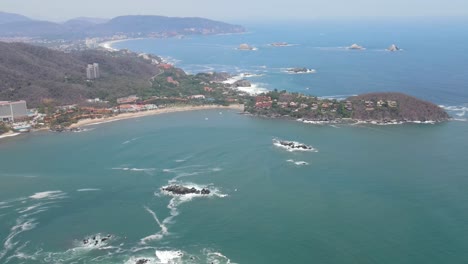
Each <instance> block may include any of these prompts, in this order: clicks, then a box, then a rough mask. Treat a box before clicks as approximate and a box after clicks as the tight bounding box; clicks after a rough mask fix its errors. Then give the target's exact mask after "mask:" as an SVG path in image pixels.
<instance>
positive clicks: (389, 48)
mask: <svg viewBox="0 0 468 264" xmlns="http://www.w3.org/2000/svg"><path fill="white" fill-rule="evenodd" d="M387 50H388V51H399V50H400V48H399V47H398V46H397V45H395V44H392V45H391V46H390V47H388V48H387Z"/></svg>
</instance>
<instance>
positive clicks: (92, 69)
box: [86, 63, 101, 80]
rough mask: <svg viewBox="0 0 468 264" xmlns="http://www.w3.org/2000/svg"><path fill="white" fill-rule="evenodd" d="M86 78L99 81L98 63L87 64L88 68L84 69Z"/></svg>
mask: <svg viewBox="0 0 468 264" xmlns="http://www.w3.org/2000/svg"><path fill="white" fill-rule="evenodd" d="M86 77H87V78H88V80H94V79H99V77H101V73H100V72H99V64H98V63H93V64H88V67H87V68H86Z"/></svg>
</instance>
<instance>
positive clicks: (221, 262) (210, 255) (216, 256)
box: [203, 249, 234, 264]
mask: <svg viewBox="0 0 468 264" xmlns="http://www.w3.org/2000/svg"><path fill="white" fill-rule="evenodd" d="M203 254H205V255H206V257H207V263H213V264H234V263H233V262H231V260H230V259H229V258H228V257H226V256H225V255H223V254H222V253H221V252H217V251H214V250H211V249H204V250H203Z"/></svg>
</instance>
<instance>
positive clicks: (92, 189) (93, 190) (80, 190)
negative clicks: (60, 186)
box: [76, 188, 101, 192]
mask: <svg viewBox="0 0 468 264" xmlns="http://www.w3.org/2000/svg"><path fill="white" fill-rule="evenodd" d="M100 190H101V189H96V188H84V189H78V190H76V191H77V192H97V191H100Z"/></svg>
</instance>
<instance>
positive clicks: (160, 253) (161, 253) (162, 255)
mask: <svg viewBox="0 0 468 264" xmlns="http://www.w3.org/2000/svg"><path fill="white" fill-rule="evenodd" d="M183 256H184V253H183V252H182V251H179V250H177V251H176V250H156V257H157V258H158V259H159V260H160V261H161V263H164V264H165V263H174V262H175V260H180V259H181V258H182V257H183Z"/></svg>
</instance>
